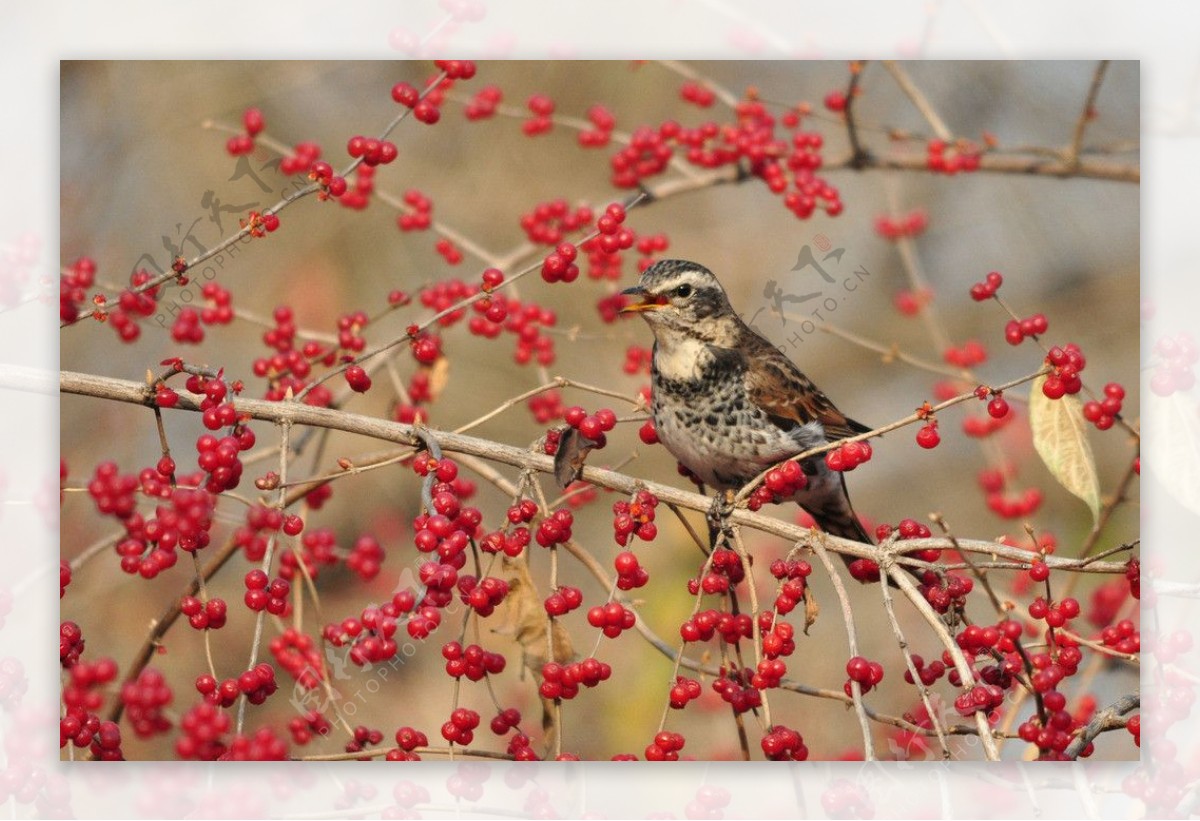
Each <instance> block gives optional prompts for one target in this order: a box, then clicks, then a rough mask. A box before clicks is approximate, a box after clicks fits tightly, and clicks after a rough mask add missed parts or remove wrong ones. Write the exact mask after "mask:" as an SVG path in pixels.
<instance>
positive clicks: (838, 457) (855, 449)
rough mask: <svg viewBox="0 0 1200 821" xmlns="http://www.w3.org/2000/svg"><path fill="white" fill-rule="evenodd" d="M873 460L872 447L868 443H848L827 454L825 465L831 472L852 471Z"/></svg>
mask: <svg viewBox="0 0 1200 821" xmlns="http://www.w3.org/2000/svg"><path fill="white" fill-rule="evenodd" d="M870 459H871V445H870V444H869V443H867V442H847V443H846V444H844V445H842V446H840V447H838V448H835V449H834V450H831V451H829V453H826V454H825V464H826V466H828V468H829V469H830V470H836V471H851V470H854V469H855V468H856V467H858V466H859V465H861V464H863V463H864V462H867V461H869V460H870Z"/></svg>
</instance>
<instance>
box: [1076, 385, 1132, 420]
mask: <svg viewBox="0 0 1200 821" xmlns="http://www.w3.org/2000/svg"><path fill="white" fill-rule="evenodd" d="M1124 399H1125V388H1124V387H1122V386H1121V385H1119V384H1118V383H1116V382H1109V383H1108V384H1107V385H1105V386H1104V399H1102V400H1100V401H1096V400H1094V399H1093V400H1091V401H1088V402H1084V403H1083V418H1084V419H1086V420H1088V421H1089V422H1091V423H1092V424H1093V425H1095V426H1096V429H1097V430H1108V429H1109V428H1111V427H1112V426H1113V422H1114V421H1115V420H1116V419H1117V417H1118V416H1120V414H1121V403H1122V401H1123V400H1124Z"/></svg>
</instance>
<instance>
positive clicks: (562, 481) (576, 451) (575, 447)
mask: <svg viewBox="0 0 1200 821" xmlns="http://www.w3.org/2000/svg"><path fill="white" fill-rule="evenodd" d="M595 449H596V443H595V442H593V441H592V440H591V439H588V438H587V437H586V436H584V435H583V434H582V433H580V432H579V431H578V430H576V429H575V428H571V427H568V428H564V429H563V432H562V435H561V436H560V437H559V439H558V451H557V452H556V453H555V454H554V479H555V481H556V482H558V486H559V487H560V488H562V489H564V490H565V489H566V487H567V486H568V485H569V484H571V483H572V482H574V481H575V480H576V479H578V478H579V476H580V474H582V473H583V463H584V462H585V461H586V460H587V455H588V454H589V453H591V452H592V451H593V450H595Z"/></svg>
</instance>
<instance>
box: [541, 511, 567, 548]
mask: <svg viewBox="0 0 1200 821" xmlns="http://www.w3.org/2000/svg"><path fill="white" fill-rule="evenodd" d="M574 522H575V517H574V515H573V514H572V513H571V511H569V510H556V511H554V513H552V514H551V515H550V516H548V517H546V518H545V519H542V521H541V524H539V525H538V528H537V532H536V533H535V534H534V539H535V540H536V541H537V543H538V544H539V545H541V546H542V547H554V546H555V545H559V544H563V543H565V542H569V541H570V540H571V525H572V524H574Z"/></svg>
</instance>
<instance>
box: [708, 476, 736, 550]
mask: <svg viewBox="0 0 1200 821" xmlns="http://www.w3.org/2000/svg"><path fill="white" fill-rule="evenodd" d="M734 498H735V497H734V493H733V491H732V490H725V491H720V492H718V493H717V494H716V495H715V496H713V500H712V505H710V506H709V508H708V515H707V519H708V532H709V534H710V541H711V542H712V545H711V546H715V545H716V544H717V542H718V541H719V540H720V538H721V537H723V536H724V535H725V534H727V533H728V532H729V517H730V516H732V515H733V511H734V509H735V505H734Z"/></svg>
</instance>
